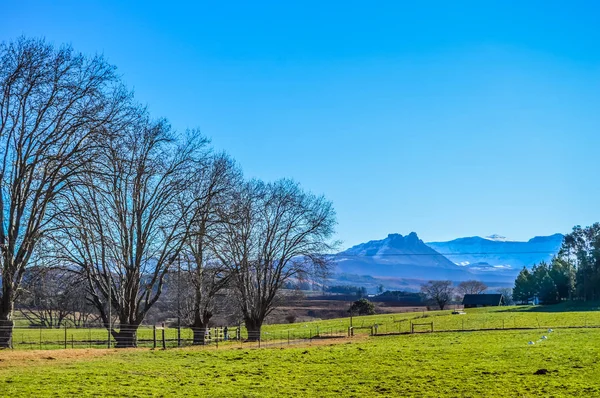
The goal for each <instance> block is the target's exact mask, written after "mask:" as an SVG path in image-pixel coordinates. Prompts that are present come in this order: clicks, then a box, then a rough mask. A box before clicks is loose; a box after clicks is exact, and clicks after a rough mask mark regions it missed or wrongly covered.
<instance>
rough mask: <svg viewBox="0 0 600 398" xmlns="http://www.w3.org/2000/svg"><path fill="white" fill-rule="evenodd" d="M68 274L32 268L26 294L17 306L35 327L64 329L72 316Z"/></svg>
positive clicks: (24, 289)
mask: <svg viewBox="0 0 600 398" xmlns="http://www.w3.org/2000/svg"><path fill="white" fill-rule="evenodd" d="M70 277H71V275H70V274H69V272H68V271H64V270H61V269H57V268H47V267H30V268H29V269H28V270H27V271H26V273H25V275H24V277H23V280H22V283H21V289H22V292H21V294H20V295H19V299H18V300H17V302H16V305H17V308H18V310H19V312H20V313H21V315H23V317H24V318H25V319H27V320H28V321H29V322H30V324H31V325H35V326H38V327H45V328H50V329H52V328H60V327H61V326H62V324H63V322H64V321H65V320H66V319H67V317H68V316H69V315H70V314H71V313H72V311H73V309H72V305H71V304H72V303H71V300H70V299H71V297H70V296H71V289H72V288H73V287H74V286H73V284H72V283H71V282H72V280H71V279H72V278H70Z"/></svg>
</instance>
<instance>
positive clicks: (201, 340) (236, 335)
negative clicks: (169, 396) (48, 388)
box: [0, 326, 348, 350]
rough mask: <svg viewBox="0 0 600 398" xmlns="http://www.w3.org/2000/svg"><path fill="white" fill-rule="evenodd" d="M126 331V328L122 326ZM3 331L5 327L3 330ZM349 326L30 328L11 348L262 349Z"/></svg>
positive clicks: (15, 333)
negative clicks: (278, 328)
mask: <svg viewBox="0 0 600 398" xmlns="http://www.w3.org/2000/svg"><path fill="white" fill-rule="evenodd" d="M121 330H124V329H121ZM0 332H2V330H0ZM347 334H348V330H347V329H345V328H344V329H341V328H338V329H334V328H319V327H316V328H311V329H307V330H285V331H264V332H260V334H259V333H253V332H248V331H247V330H246V329H245V328H243V327H219V328H202V329H194V328H184V327H181V328H178V327H167V326H165V327H163V326H140V327H138V328H137V330H136V331H135V333H131V334H129V335H125V336H116V337H115V336H113V335H110V337H109V333H108V330H107V329H106V328H99V327H90V328H72V327H63V328H54V329H48V328H30V327H14V328H13V329H12V347H13V349H18V350H28V349H29V350H54V349H74V348H111V347H146V348H162V349H169V348H177V347H188V346H201V347H207V348H208V347H212V348H216V349H218V348H219V347H222V348H226V347H231V346H237V347H242V348H261V347H270V346H278V345H281V346H285V345H292V344H298V343H300V342H311V341H313V340H315V339H327V338H339V337H346V336H347Z"/></svg>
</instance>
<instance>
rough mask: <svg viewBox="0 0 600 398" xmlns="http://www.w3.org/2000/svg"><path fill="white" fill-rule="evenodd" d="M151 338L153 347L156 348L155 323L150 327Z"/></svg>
mask: <svg viewBox="0 0 600 398" xmlns="http://www.w3.org/2000/svg"><path fill="white" fill-rule="evenodd" d="M152 340H153V342H154V345H153V348H154V349H156V325H154V326H153V328H152Z"/></svg>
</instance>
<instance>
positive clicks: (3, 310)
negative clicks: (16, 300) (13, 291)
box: [0, 292, 14, 348]
mask: <svg viewBox="0 0 600 398" xmlns="http://www.w3.org/2000/svg"><path fill="white" fill-rule="evenodd" d="M9 296H10V295H9V294H6V292H4V295H3V296H2V297H0V348H12V334H13V326H14V322H13V320H12V313H13V303H12V301H11V300H10V298H9Z"/></svg>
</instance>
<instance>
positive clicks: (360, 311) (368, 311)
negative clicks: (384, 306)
mask: <svg viewBox="0 0 600 398" xmlns="http://www.w3.org/2000/svg"><path fill="white" fill-rule="evenodd" d="M348 312H349V313H351V314H354V315H373V314H375V305H374V304H373V303H372V302H370V301H369V300H367V299H365V298H361V299H360V300H356V301H355V302H353V303H352V305H351V306H350V308H349V309H348Z"/></svg>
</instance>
